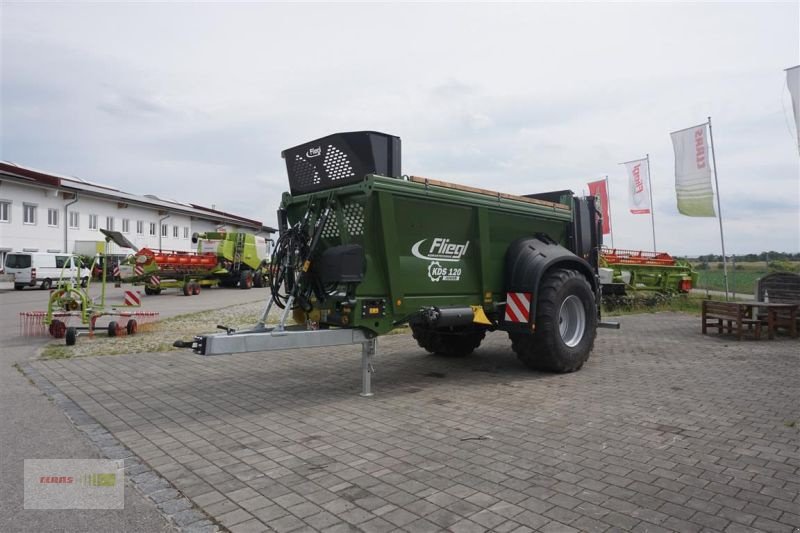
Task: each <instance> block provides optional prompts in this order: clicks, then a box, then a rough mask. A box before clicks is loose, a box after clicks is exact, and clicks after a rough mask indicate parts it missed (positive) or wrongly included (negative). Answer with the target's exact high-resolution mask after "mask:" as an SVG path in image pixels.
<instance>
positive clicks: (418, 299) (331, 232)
mask: <svg viewBox="0 0 800 533" xmlns="http://www.w3.org/2000/svg"><path fill="white" fill-rule="evenodd" d="M282 156H283V158H284V159H285V161H286V168H287V172H288V177H289V192H287V193H284V195H283V199H282V202H281V207H280V209H279V212H278V221H279V228H280V237H279V238H278V240H277V242H276V245H275V249H274V252H273V256H272V260H271V265H272V268H273V275H272V276H271V279H270V289H271V296H270V298H269V301H268V304H267V306H266V308H265V310H264V313H263V315H262V318H261V321H260V322H259V323H258V324H256V325H255V326H254V327H253V328H252V329H249V330H246V331H234V330H231V329H227V328H224V327H221V328H222V329H225V332H224V333H219V334H215V335H204V336H198V337H195V338H194V339H193V340H192V341H188V342H182V341H178V342H177V343H176V345H177V346H181V347H191V348H192V349H193V350H194V351H195V352H197V353H200V354H204V355H216V354H227V353H236V352H245V351H269V350H279V349H291V348H303V347H306V348H307V347H315V346H332V345H342V344H359V343H360V344H362V345H363V351H362V354H363V359H362V370H363V371H364V379H365V393H368V389H369V381H368V380H369V372H370V371H371V364H370V362H371V356H372V355H373V354H374V353H375V338H376V337H377V336H380V335H383V334H386V333H389V332H390V331H392V330H393V329H394V328H397V327H398V326H401V325H405V324H408V325H409V326H410V327H411V331H412V332H413V336H414V338H415V339H416V341H417V343H418V344H419V345H420V346H421V347H422V348H424V349H425V350H427V351H429V352H431V353H436V354H442V355H447V356H465V355H468V354H470V353H471V352H472V351H473V350H475V349H476V348H477V347H478V346H479V345H480V343H481V341H482V340H483V338H484V336H485V334H486V332H487V331H494V330H502V331H506V332H507V333H508V335H509V337H510V340H511V347H512V349H513V350H514V352H516V354H517V356H518V357H519V358H520V359H521V360H522V361H523V362H524V363H525V364H526V365H527V366H528V367H530V368H534V369H541V370H548V371H554V372H572V371H575V370H578V369H579V368H581V366H582V365H583V364H584V363H585V362H586V360H587V359H588V357H589V355H590V353H591V351H592V346H593V344H594V339H595V335H596V330H597V328H598V326H599V325H602V324H600V321H599V319H600V307H599V304H600V290H601V286H600V282H599V279H598V261H599V251H600V247H601V245H602V243H601V235H602V232H601V226H600V224H601V220H600V214H599V212H598V209H597V206H596V203H595V198H594V197H587V198H579V197H576V196H574V195H573V194H572V192H571V191H557V192H550V193H541V194H530V195H526V196H515V195H511V194H504V193H499V192H494V191H490V190H485V189H477V188H473V187H466V186H461V185H456V184H452V183H446V182H442V181H437V180H433V179H426V178H421V177H416V176H410V177H409V176H403V175H402V174H401V169H400V139H399V138H398V137H394V136H391V135H386V134H383V133H378V132H371V131H364V132H351V133H340V134H334V135H330V136H328V137H324V138H321V139H317V140H315V141H312V142H309V143H306V144H302V145H300V146H296V147H294V148H290V149H288V150H285V151H284V152H282ZM273 306H277V307H278V308H280V309H282V314H281V321H280V323H279V324H278V325H277V326H268V325H267V324H266V317H267V315H268V314H269V312H270V310H271V309H272V307H273ZM290 317H291V318H293V320H292V321H291V322H293V324H292V325H290V321H289V318H290ZM609 326H612V325H610V324H609Z"/></svg>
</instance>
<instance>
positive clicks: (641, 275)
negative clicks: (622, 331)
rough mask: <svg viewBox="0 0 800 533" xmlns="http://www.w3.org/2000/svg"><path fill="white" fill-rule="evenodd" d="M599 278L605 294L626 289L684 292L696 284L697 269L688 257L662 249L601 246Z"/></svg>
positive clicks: (622, 293)
mask: <svg viewBox="0 0 800 533" xmlns="http://www.w3.org/2000/svg"><path fill="white" fill-rule="evenodd" d="M600 279H601V282H602V284H603V294H604V295H609V296H610V295H624V294H626V293H627V292H629V291H633V292H636V291H650V292H658V293H663V294H670V293H688V292H690V291H691V290H692V287H694V286H695V285H696V284H697V273H696V272H695V271H693V270H692V265H691V264H689V262H688V261H684V260H682V259H675V258H674V257H672V256H671V255H669V254H668V253H665V252H645V251H640V250H621V249H618V248H603V249H602V251H601V253H600Z"/></svg>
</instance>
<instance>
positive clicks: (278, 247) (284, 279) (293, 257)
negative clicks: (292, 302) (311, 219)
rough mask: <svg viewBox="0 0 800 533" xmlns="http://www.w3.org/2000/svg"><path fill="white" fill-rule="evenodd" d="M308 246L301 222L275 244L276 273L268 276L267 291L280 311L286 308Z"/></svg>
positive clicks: (273, 260) (307, 252)
mask: <svg viewBox="0 0 800 533" xmlns="http://www.w3.org/2000/svg"><path fill="white" fill-rule="evenodd" d="M303 222H304V221H303ZM308 244H309V242H308V236H307V235H306V232H305V225H304V224H303V223H302V222H298V223H297V224H295V225H294V226H292V227H291V228H289V229H288V230H286V232H284V233H283V234H281V236H280V237H278V240H277V241H276V243H275V251H274V252H273V254H272V264H273V265H274V266H275V268H276V271H275V273H274V275H273V276H270V282H269V289H270V291H271V293H272V301H274V302H275V305H277V306H278V307H280V308H281V309H284V308H285V307H286V304H287V303H288V301H289V296H290V294H291V293H292V290H293V289H294V285H295V283H296V279H295V275H296V273H297V272H298V271H299V269H301V268H302V261H303V259H302V258H305V257H308V254H309V246H308ZM284 290H285V292H284Z"/></svg>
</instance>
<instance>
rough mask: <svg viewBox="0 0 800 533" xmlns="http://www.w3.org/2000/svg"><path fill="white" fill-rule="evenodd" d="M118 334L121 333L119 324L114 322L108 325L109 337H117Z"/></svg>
mask: <svg viewBox="0 0 800 533" xmlns="http://www.w3.org/2000/svg"><path fill="white" fill-rule="evenodd" d="M118 333H119V327H118V326H117V323H116V322H114V321H111V322H109V323H108V336H109V337H116V336H117V334H118Z"/></svg>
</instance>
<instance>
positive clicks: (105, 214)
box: [0, 162, 275, 265]
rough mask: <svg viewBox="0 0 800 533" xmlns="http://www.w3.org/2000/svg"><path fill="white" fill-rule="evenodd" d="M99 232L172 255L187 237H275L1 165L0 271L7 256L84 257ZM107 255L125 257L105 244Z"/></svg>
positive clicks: (232, 219) (249, 225)
mask: <svg viewBox="0 0 800 533" xmlns="http://www.w3.org/2000/svg"><path fill="white" fill-rule="evenodd" d="M100 228H102V229H112V230H117V231H120V232H122V233H123V235H125V237H127V239H128V240H129V241H130V242H131V243H133V244H134V245H135V246H136V247H138V248H144V247H147V248H151V249H154V250H159V249H160V250H178V251H191V250H193V249H195V245H193V244H192V241H191V236H192V233H202V232H206V231H228V232H230V231H245V232H248V233H253V234H260V235H262V236H264V237H267V238H269V234H270V233H273V232H274V231H275V230H274V229H272V228H269V227H265V226H264V225H263V224H262V223H261V222H259V221H257V220H250V219H247V218H244V217H240V216H237V215H232V214H230V213H223V212H221V211H217V210H214V209H210V208H206V207H202V206H199V205H194V204H183V203H179V202H175V201H169V200H164V199H161V198H158V197H156V196H152V195H146V196H137V195H134V194H130V193H126V192H123V191H120V190H118V189H114V188H112V187H106V186H103V185H98V184H95V183H90V182H88V181H84V180H81V179H79V178H72V177H66V176H60V175H56V174H50V173H44V172H41V171H38V170H33V169H30V168H24V167H20V166H18V165H15V164H12V163H7V162H0V265H3V264H4V262H5V254H6V253H8V252H12V251H13V252H22V251H28V252H62V253H64V252H67V253H79V254H86V253H87V252H86V249H87V248H91V247H92V246H93V243H103V242H104V238H103V235H102V233H100V232H99V231H98V230H99V229H100ZM109 253H110V254H122V255H127V254H128V253H130V251H129V250H119V249H117V248H116V245H114V244H113V243H112V244H111V245H110V248H109Z"/></svg>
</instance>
